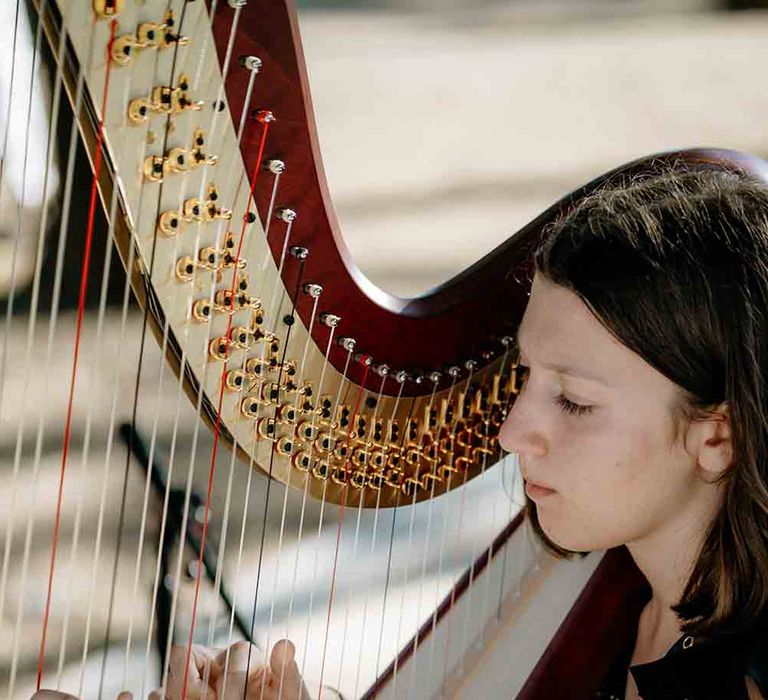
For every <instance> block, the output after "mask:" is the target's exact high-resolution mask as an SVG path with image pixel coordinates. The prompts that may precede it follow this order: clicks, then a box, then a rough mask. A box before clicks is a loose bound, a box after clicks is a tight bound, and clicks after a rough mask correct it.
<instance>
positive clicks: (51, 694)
mask: <svg viewBox="0 0 768 700" xmlns="http://www.w3.org/2000/svg"><path fill="white" fill-rule="evenodd" d="M32 700H77V698H76V697H75V696H74V695H68V694H67V693H60V692H59V691H58V690H38V691H37V692H36V693H35V694H34V695H33V696H32Z"/></svg>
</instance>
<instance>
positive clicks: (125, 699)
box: [117, 690, 133, 700]
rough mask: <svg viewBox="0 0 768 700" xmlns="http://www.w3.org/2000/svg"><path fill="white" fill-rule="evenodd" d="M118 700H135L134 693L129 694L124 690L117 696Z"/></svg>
mask: <svg viewBox="0 0 768 700" xmlns="http://www.w3.org/2000/svg"><path fill="white" fill-rule="evenodd" d="M117 700H133V693H129V692H128V691H127V690H124V691H123V692H122V693H120V694H119V695H118V696H117Z"/></svg>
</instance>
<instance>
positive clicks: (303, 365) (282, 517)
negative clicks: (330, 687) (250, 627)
mask: <svg viewBox="0 0 768 700" xmlns="http://www.w3.org/2000/svg"><path fill="white" fill-rule="evenodd" d="M319 300H320V299H319V297H317V296H316V297H314V303H313V305H312V315H311V317H310V322H309V327H308V330H307V337H306V340H305V342H304V349H303V352H302V357H301V364H300V365H299V371H298V373H297V381H296V386H297V387H298V386H301V384H302V381H303V379H304V370H305V368H306V361H307V351H308V350H309V346H310V344H311V339H312V329H313V327H314V323H315V316H316V314H317V305H318V302H319ZM286 344H287V343H286ZM318 395H319V394H318ZM300 400H301V394H299V392H298V391H297V392H296V400H295V402H294V407H293V409H294V415H295V416H297V419H296V422H297V424H298V409H299V402H300ZM297 427H298V425H297ZM295 430H296V429H295V428H294V431H295ZM295 438H296V433H295V432H294V438H293V441H294V443H295ZM291 474H292V472H289V473H288V481H287V482H286V484H285V490H284V492H283V505H282V512H281V515H280V532H279V535H278V541H277V554H276V560H277V562H276V565H275V576H274V580H273V583H272V591H273V592H275V591H276V590H277V586H278V578H279V574H280V561H281V554H282V548H283V537H284V534H285V520H286V516H287V513H288V494H289V492H290V487H291ZM308 480H309V476H307V477H305V484H306V483H308ZM294 581H295V580H294ZM274 613H275V596H274V595H273V596H272V597H271V602H270V606H269V623H268V625H267V637H266V641H265V643H264V649H265V653H266V654H268V653H269V644H270V641H271V637H272V623H273V620H274ZM289 619H290V614H289ZM283 671H284V668H283ZM282 677H283V673H282V672H281V674H280V685H279V688H280V690H278V694H279V693H280V692H282ZM265 679H266V674H265V675H264V676H262V692H263V683H264V680H265Z"/></svg>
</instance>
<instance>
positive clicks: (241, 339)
mask: <svg viewBox="0 0 768 700" xmlns="http://www.w3.org/2000/svg"><path fill="white" fill-rule="evenodd" d="M229 340H230V343H231V344H232V345H233V346H234V347H236V348H240V349H241V350H247V349H248V348H250V347H251V345H253V343H254V341H255V340H256V337H255V336H254V334H253V331H252V330H251V329H250V328H245V327H244V326H235V327H234V328H232V329H230V331H229Z"/></svg>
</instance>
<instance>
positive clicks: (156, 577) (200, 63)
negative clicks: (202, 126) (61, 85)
mask: <svg viewBox="0 0 768 700" xmlns="http://www.w3.org/2000/svg"><path fill="white" fill-rule="evenodd" d="M215 9H216V3H215V2H214V3H212V6H211V17H213V16H214V14H215ZM239 14H240V13H239V10H238V11H236V13H235V19H234V22H233V31H234V29H236V27H237V20H238V19H239ZM206 17H207V15H206V14H205V13H201V14H200V15H199V17H198V20H197V24H198V26H199V25H200V24H203V23H204V20H205V18H206ZM195 31H197V29H196V30H195ZM230 36H232V34H231V35H230ZM206 51H207V44H205V45H204V49H203V51H202V52H201V54H200V57H199V58H198V61H197V65H196V68H195V76H194V80H193V84H194V85H197V84H198V83H199V79H200V74H201V71H202V66H203V65H204V63H205V58H206ZM230 57H231V45H230V46H229V47H228V50H227V59H226V63H225V68H224V73H223V74H224V75H226V71H227V70H228V66H229V59H230ZM155 63H156V62H155ZM174 68H175V66H174ZM219 94H221V92H220V93H219ZM217 103H218V100H217V101H216V102H214V104H217ZM217 120H218V110H217V109H215V110H214V113H213V117H212V121H211V125H210V133H211V134H213V133H214V132H215V127H216V123H217ZM238 143H239V142H238ZM207 169H208V164H206V165H205V166H204V170H205V171H207ZM183 177H184V178H186V173H184V174H183ZM204 183H205V178H204V177H203V178H201V185H200V192H199V195H200V196H202V190H203V187H204ZM182 200H183V188H180V193H179V208H180V207H181V202H182ZM158 201H159V198H158ZM199 239H200V225H199V224H198V225H197V226H196V238H195V244H194V248H198V247H199ZM219 245H220V231H219V232H218V235H217V240H216V249H217V250H218V248H219ZM179 246H180V237H179V236H177V237H176V239H175V241H174V253H173V258H174V259H175V258H176V257H178V251H179ZM179 293H182V292H181V291H180V289H179V288H178V287H177V288H175V289H174V292H173V303H175V301H176V299H177V296H178V294H179ZM187 336H188V327H187V326H185V327H184V334H183V337H184V340H185V341H186V339H187ZM168 340H169V319H168V318H166V321H165V323H164V326H163V339H162V343H161V346H162V347H161V355H162V356H165V354H166V352H167V347H168ZM182 347H184V348H186V342H185V343H183V344H182ZM185 360H186V354H185V353H184V352H183V353H182V358H181V366H183V365H184V362H185ZM165 371H166V365H165V363H161V365H160V368H159V377H158V383H157V387H158V389H157V397H156V402H155V415H154V419H153V421H152V435H151V438H150V444H149V458H148V463H149V464H150V465H151V464H153V462H154V453H155V450H156V444H157V432H158V422H159V409H160V405H161V396H162V386H163V378H164V376H165ZM182 386H183V374H182V375H181V376H180V377H179V385H178V388H177V394H176V406H175V412H174V424H173V431H172V436H171V444H172V450H171V459H170V460H169V466H168V470H169V473H168V475H167V483H166V493H165V495H164V498H163V507H162V513H161V526H160V531H161V534H160V539H159V543H160V546H159V547H158V553H157V560H156V564H155V574H154V581H153V594H152V609H153V610H154V605H155V601H156V599H157V590H158V587H159V576H160V563H161V562H160V559H161V557H160V555H161V548H162V542H163V541H164V535H165V528H166V520H167V508H168V497H169V493H170V484H171V471H172V469H173V461H174V460H173V457H174V456H175V444H176V438H177V431H178V417H179V408H180V398H181V388H182ZM198 419H199V415H198ZM150 485H151V476H150V472H147V475H146V480H145V485H144V499H143V505H142V517H141V526H140V535H139V540H138V543H139V549H138V552H137V556H136V563H135V567H134V587H133V592H132V599H131V600H132V603H131V605H130V615H129V624H128V635H127V639H126V649H125V660H124V664H123V677H124V679H125V678H126V677H127V672H128V663H129V659H130V649H131V641H132V630H133V622H134V613H135V606H134V605H133V601H134V600H135V597H136V594H137V591H138V581H139V575H140V569H141V559H142V553H143V544H144V532H145V529H146V518H147V509H148V504H149V491H150ZM153 626H154V620H150V629H149V634H148V635H147V649H149V647H150V645H151V633H152V627H153ZM145 663H146V664H147V665H148V663H149V659H148V654H147V656H146V660H145ZM145 678H146V673H145V674H143V675H142V684H143V683H144V680H145ZM124 685H125V682H124ZM142 693H143V687H142Z"/></svg>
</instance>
